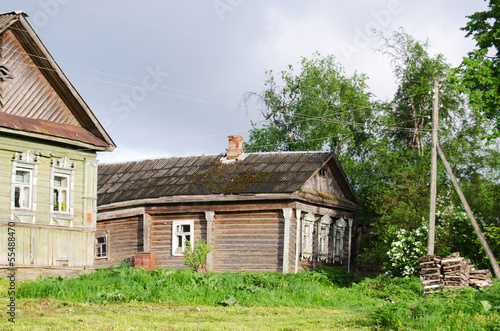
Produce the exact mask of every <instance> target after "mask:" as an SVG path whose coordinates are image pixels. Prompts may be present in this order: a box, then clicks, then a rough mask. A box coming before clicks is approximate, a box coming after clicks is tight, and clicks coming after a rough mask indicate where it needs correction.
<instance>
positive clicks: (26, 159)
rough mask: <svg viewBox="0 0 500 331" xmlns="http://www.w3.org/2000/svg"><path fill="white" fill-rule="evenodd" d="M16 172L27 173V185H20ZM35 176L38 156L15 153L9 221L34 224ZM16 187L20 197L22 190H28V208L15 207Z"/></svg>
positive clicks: (28, 153)
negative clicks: (18, 189)
mask: <svg viewBox="0 0 500 331" xmlns="http://www.w3.org/2000/svg"><path fill="white" fill-rule="evenodd" d="M18 171H25V172H28V173H29V183H27V184H25V183H20V182H18V181H17V179H16V177H17V176H16V174H17V172H18ZM37 176H38V156H36V155H35V154H33V153H31V152H30V151H25V152H23V153H21V154H19V153H15V154H14V157H13V160H12V177H11V199H10V203H11V204H10V209H11V220H12V221H14V220H16V221H20V222H24V223H35V216H36V208H37V205H36V200H37V199H36V196H37V195H36V193H37ZM16 187H18V188H20V192H19V193H20V195H22V188H26V187H27V188H28V189H29V193H28V206H27V207H22V201H20V206H19V207H16Z"/></svg>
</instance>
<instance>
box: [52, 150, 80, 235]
mask: <svg viewBox="0 0 500 331" xmlns="http://www.w3.org/2000/svg"><path fill="white" fill-rule="evenodd" d="M75 172H76V164H75V163H74V162H72V161H71V160H70V159H69V158H67V157H62V158H60V159H57V160H56V159H52V166H51V167H50V198H49V204H50V224H52V225H59V226H70V227H72V226H73V219H74V195H75ZM58 178H60V179H65V180H66V185H65V187H61V186H58V185H56V183H57V179H58ZM63 191H64V192H66V198H65V199H64V201H62V199H60V197H61V194H62V192H63ZM56 192H57V193H56ZM56 198H58V199H57V200H56ZM62 203H64V204H65V208H61V206H62Z"/></svg>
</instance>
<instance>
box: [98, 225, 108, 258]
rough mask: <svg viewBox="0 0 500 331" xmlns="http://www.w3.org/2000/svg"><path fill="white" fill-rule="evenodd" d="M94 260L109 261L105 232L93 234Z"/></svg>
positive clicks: (106, 233) (106, 234)
mask: <svg viewBox="0 0 500 331" xmlns="http://www.w3.org/2000/svg"><path fill="white" fill-rule="evenodd" d="M95 258H96V259H106V260H108V259H109V231H107V230H106V231H102V232H96V234H95Z"/></svg>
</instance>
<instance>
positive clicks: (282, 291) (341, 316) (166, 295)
mask: <svg viewBox="0 0 500 331" xmlns="http://www.w3.org/2000/svg"><path fill="white" fill-rule="evenodd" d="M7 288H8V281H7V280H0V298H1V299H0V305H1V306H3V307H4V308H3V311H4V312H6V310H7V304H8V303H9V300H8V299H7V298H8V297H9V296H8V295H7ZM15 303H16V309H17V314H16V324H15V328H13V326H14V325H13V324H12V323H10V322H9V321H8V317H9V316H8V315H7V314H6V313H4V314H2V315H0V330H325V329H326V330H363V329H365V330H474V331H476V330H499V331H500V283H499V282H497V281H496V280H495V283H494V285H493V286H492V287H491V288H489V289H482V290H475V289H473V288H472V287H463V288H458V289H454V290H443V291H440V292H438V293H433V294H428V295H425V296H424V295H423V286H422V282H421V281H420V279H418V278H416V277H409V278H389V277H385V276H379V277H377V278H372V279H370V278H366V279H359V277H357V276H355V275H353V274H348V273H347V272H346V271H345V270H343V269H339V268H324V269H317V270H314V271H301V272H299V273H297V274H281V273H277V272H267V273H251V272H245V271H241V272H236V273H229V272H226V273H208V274H206V275H203V274H200V273H197V272H193V271H191V270H177V269H158V270H144V269H141V268H128V267H126V266H120V267H119V268H108V269H99V270H96V271H94V272H92V273H89V274H83V275H80V276H79V277H77V278H68V279H65V278H62V277H48V278H45V279H38V280H37V281H23V282H18V283H17V284H16V299H15Z"/></svg>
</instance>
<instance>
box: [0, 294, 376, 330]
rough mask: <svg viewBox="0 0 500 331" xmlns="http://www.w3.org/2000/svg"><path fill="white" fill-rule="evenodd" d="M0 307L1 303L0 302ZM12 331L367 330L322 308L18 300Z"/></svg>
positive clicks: (362, 322) (360, 319) (363, 322)
mask: <svg viewBox="0 0 500 331" xmlns="http://www.w3.org/2000/svg"><path fill="white" fill-rule="evenodd" d="M0 303H1V305H2V306H5V305H6V304H7V300H6V299H1V300H0ZM16 307H17V309H18V313H17V315H16V323H15V329H14V328H12V324H11V323H10V322H7V319H6V317H5V316H3V317H2V321H1V322H0V329H1V330H370V329H371V328H370V327H369V325H370V322H369V320H368V319H367V317H366V314H363V313H360V312H357V311H349V310H339V309H326V308H317V309H312V308H295V307H293V308H292V307H283V308H265V307H239V306H231V307H210V306H199V307H187V306H169V305H161V304H145V303H121V304H90V303H74V302H66V301H59V300H55V299H34V300H31V299H18V300H17V301H16Z"/></svg>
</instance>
